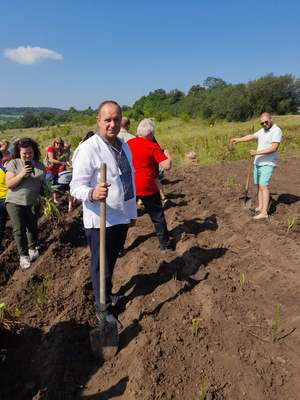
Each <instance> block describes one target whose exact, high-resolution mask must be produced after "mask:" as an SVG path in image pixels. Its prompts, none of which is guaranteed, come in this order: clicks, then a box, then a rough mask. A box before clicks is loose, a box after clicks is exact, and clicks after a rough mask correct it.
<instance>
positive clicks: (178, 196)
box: [167, 193, 186, 199]
mask: <svg viewBox="0 0 300 400" xmlns="http://www.w3.org/2000/svg"><path fill="white" fill-rule="evenodd" d="M185 196H186V195H185V194H184V193H168V194H167V198H168V199H183V198H184V197H185Z"/></svg>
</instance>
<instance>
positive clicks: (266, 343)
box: [0, 157, 300, 400]
mask: <svg viewBox="0 0 300 400" xmlns="http://www.w3.org/2000/svg"><path fill="white" fill-rule="evenodd" d="M299 169H300V158H299V157H291V158H289V159H287V160H285V161H281V163H280V165H279V167H278V168H277V171H276V172H275V175H274V179H273V181H272V185H271V188H270V189H271V192H272V204H271V209H270V212H271V216H270V219H269V220H268V221H253V219H252V216H253V213H252V212H251V211H250V210H247V209H244V208H243V207H241V204H240V201H239V196H241V194H242V192H243V184H244V180H245V175H246V170H247V163H246V162H235V163H230V164H224V165H218V166H213V167H198V166H193V165H191V166H186V167H185V168H184V169H182V170H177V171H176V172H173V173H170V174H168V175H167V176H166V180H165V185H164V188H165V191H166V193H167V194H168V197H169V199H170V204H169V205H168V207H167V209H166V219H167V222H168V227H169V229H170V231H171V234H172V236H173V237H174V239H175V241H176V250H175V251H174V252H172V251H164V252H162V251H160V250H159V246H158V241H157V239H156V237H155V235H154V234H153V227H152V224H151V222H150V220H149V217H148V216H147V215H142V216H140V217H139V219H138V223H137V226H136V227H135V228H132V229H131V230H130V232H129V234H128V238H127V242H126V246H125V247H126V248H125V252H124V253H125V254H124V255H123V256H122V257H121V258H120V259H119V260H118V262H117V266H116V269H115V276H114V291H115V292H119V294H123V295H124V297H123V299H122V300H121V302H120V304H119V305H118V306H117V307H116V308H115V313H116V314H117V315H118V318H119V319H120V321H121V322H122V324H123V326H124V329H123V331H122V333H121V335H120V349H119V352H118V354H117V355H116V356H115V358H114V359H113V360H112V361H110V362H106V363H104V364H99V361H97V360H95V359H94V358H93V355H92V353H91V349H90V343H89V331H90V329H91V327H93V326H94V324H95V319H94V318H95V317H94V306H93V298H92V292H91V283H90V279H89V273H88V268H89V267H88V266H89V250H88V248H87V246H86V242H85V238H84V232H83V228H82V222H81V210H80V207H78V208H77V209H75V210H74V211H73V212H72V214H67V213H64V212H62V217H61V220H60V221H53V220H52V221H51V220H49V219H48V220H45V219H41V221H40V232H41V234H40V239H41V252H42V254H41V256H40V258H39V259H38V260H37V261H36V262H35V263H34V264H33V266H32V268H30V269H29V270H27V271H21V270H20V269H19V268H18V257H17V254H16V247H15V244H14V243H13V242H11V240H10V238H11V233H10V230H9V229H8V238H7V240H6V244H7V246H6V250H5V251H4V252H3V253H2V254H1V259H0V285H1V286H0V302H4V303H5V304H6V307H7V309H8V310H9V311H10V313H11V314H14V313H15V310H16V308H17V309H18V310H20V313H21V314H20V316H19V318H18V321H19V322H20V325H19V327H17V328H11V329H6V328H4V327H3V326H2V328H0V376H1V385H0V398H1V399H3V400H10V399H51V400H52V399H54V400H59V399H70V400H71V399H97V400H104V399H105V400H107V399H124V400H134V399H139V400H140V399H141V400H158V399H178V400H182V399H183V400H189V399H192V400H198V399H200V400H205V399H206V400H216V399H217V400H219V399H226V400H243V399H245V400H246V399H247V400H250V399H251V400H266V399H270V400H296V399H299V398H300V395H299V393H300V379H299V375H300V357H299V356H300V354H299V353H300V350H299V349H300V329H299V323H300V309H299V299H300V268H299V259H300V237H299V232H300V221H299V219H300V217H299V215H300V212H299V211H300V202H299V200H300V181H299ZM250 195H251V197H252V199H253V205H255V203H254V199H255V192H254V188H251V190H250ZM18 310H17V312H18Z"/></svg>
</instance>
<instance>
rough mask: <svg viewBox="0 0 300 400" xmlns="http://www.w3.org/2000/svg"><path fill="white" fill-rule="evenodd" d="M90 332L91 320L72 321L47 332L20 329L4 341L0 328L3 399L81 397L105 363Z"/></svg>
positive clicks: (61, 323) (28, 328)
mask: <svg viewBox="0 0 300 400" xmlns="http://www.w3.org/2000/svg"><path fill="white" fill-rule="evenodd" d="M89 332H90V325H89V324H88V323H85V324H80V323H78V322H76V321H74V320H69V321H63V322H59V323H57V324H55V325H53V326H52V327H51V329H50V330H49V332H46V333H45V332H44V331H43V330H42V329H40V328H36V327H29V326H25V327H24V328H22V329H20V328H19V331H18V332H17V333H16V334H13V333H10V335H11V338H10V342H8V341H7V340H6V341H3V340H2V339H3V335H1V330H0V338H1V347H2V346H4V345H5V346H6V348H7V359H6V360H5V362H4V363H1V364H0V372H1V378H2V379H1V385H0V398H1V399H2V398H3V399H21V398H22V399H24V400H30V399H32V398H33V397H34V396H36V395H38V398H39V399H45V400H46V399H47V400H73V399H77V398H80V399H81V398H82V397H81V396H80V392H81V388H82V387H84V386H85V384H86V382H88V381H89V379H90V377H91V376H92V375H93V374H94V373H95V372H96V371H97V370H98V369H99V368H100V367H101V365H102V363H103V362H102V361H101V360H98V359H95V358H94V356H93V354H92V351H91V347H90V340H89ZM2 369H3V370H2ZM119 389H120V390H119V392H120V393H122V392H121V387H119ZM110 393H111V397H112V394H113V393H114V392H113V389H112V388H111V391H107V396H108V395H109V394H110ZM101 394H102V393H101ZM98 395H100V394H98ZM111 397H94V398H95V399H97V398H99V399H109V398H111Z"/></svg>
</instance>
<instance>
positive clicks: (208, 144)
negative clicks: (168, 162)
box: [0, 115, 300, 166]
mask: <svg viewBox="0 0 300 400" xmlns="http://www.w3.org/2000/svg"><path fill="white" fill-rule="evenodd" d="M273 120H274V122H275V123H277V124H278V125H279V126H280V127H281V128H282V130H283V135H284V140H283V141H282V143H281V145H280V152H281V153H282V157H284V156H285V155H286V154H287V153H288V152H295V151H299V150H300V115H287V116H280V117H273ZM136 126H137V122H136V121H132V124H131V132H132V133H134V132H135V130H136ZM156 126H157V132H156V139H157V141H158V143H159V144H160V145H161V147H163V148H167V149H168V150H169V151H170V153H171V155H172V157H173V159H174V163H175V166H179V165H181V164H182V163H184V161H185V158H186V154H187V153H189V152H191V151H193V152H195V155H196V161H197V163H198V164H202V165H208V164H215V163H222V162H224V161H232V160H241V159H247V158H248V157H249V149H250V148H255V143H241V144H239V145H237V146H231V145H230V144H229V139H230V138H231V137H233V136H242V135H246V134H249V133H252V132H254V131H256V130H258V129H259V128H260V126H259V122H258V119H257V118H256V119H252V120H250V121H247V122H240V123H236V122H231V123H230V122H224V121H222V122H216V123H215V124H214V125H213V126H212V125H209V122H208V121H205V120H200V119H197V120H190V121H187V122H184V121H182V120H180V119H175V118H173V119H169V120H166V121H162V122H157V123H156ZM95 129H96V124H94V125H90V126H88V125H80V124H67V125H61V126H55V127H45V128H29V129H12V130H7V131H5V132H3V131H2V132H0V138H5V139H8V140H10V139H12V138H13V137H22V136H29V137H32V138H34V139H36V140H37V141H38V142H39V144H40V146H41V150H42V152H43V149H44V148H45V147H46V146H47V145H49V144H50V143H51V142H52V140H53V139H54V138H55V137H57V136H61V137H62V138H63V139H64V140H65V141H66V142H69V143H71V145H72V148H73V149H74V148H75V147H76V146H77V145H78V143H79V142H80V140H81V138H82V137H83V136H84V135H85V133H86V132H87V131H89V130H95Z"/></svg>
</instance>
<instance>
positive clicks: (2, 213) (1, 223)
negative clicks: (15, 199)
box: [0, 199, 7, 246]
mask: <svg viewBox="0 0 300 400" xmlns="http://www.w3.org/2000/svg"><path fill="white" fill-rule="evenodd" d="M6 221H7V212H6V208H5V199H0V246H1V242H2V239H3V238H4V232H5V226H6Z"/></svg>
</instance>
